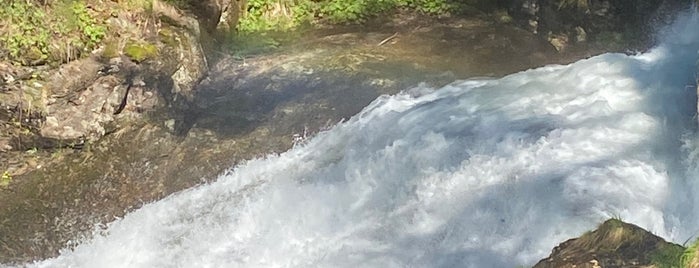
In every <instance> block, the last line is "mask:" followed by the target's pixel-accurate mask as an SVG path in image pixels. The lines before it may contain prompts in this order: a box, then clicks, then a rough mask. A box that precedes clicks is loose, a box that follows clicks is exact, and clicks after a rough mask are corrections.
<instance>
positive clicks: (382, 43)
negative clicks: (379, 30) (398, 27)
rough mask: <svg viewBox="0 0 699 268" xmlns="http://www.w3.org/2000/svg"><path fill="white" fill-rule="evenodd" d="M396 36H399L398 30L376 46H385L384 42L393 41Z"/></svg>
mask: <svg viewBox="0 0 699 268" xmlns="http://www.w3.org/2000/svg"><path fill="white" fill-rule="evenodd" d="M396 36H398V33H397V32H396V33H394V34H393V35H391V36H389V37H387V38H386V39H384V40H382V41H381V42H379V44H378V45H376V46H377V47H380V46H383V45H384V44H386V43H388V41H391V40H393V38H396Z"/></svg>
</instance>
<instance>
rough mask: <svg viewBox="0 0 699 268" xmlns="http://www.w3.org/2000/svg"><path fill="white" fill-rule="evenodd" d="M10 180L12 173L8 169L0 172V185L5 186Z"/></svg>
mask: <svg viewBox="0 0 699 268" xmlns="http://www.w3.org/2000/svg"><path fill="white" fill-rule="evenodd" d="M11 182H12V175H11V174H10V172H9V171H7V170H5V172H3V173H2V176H0V187H3V188H4V187H7V186H9V185H10V183H11Z"/></svg>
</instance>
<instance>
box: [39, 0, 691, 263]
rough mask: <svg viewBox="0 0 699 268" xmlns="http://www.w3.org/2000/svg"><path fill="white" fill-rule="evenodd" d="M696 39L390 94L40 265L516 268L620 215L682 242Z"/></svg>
mask: <svg viewBox="0 0 699 268" xmlns="http://www.w3.org/2000/svg"><path fill="white" fill-rule="evenodd" d="M698 28H699V19H698V18H697V16H696V15H693V14H692V15H687V16H684V17H682V18H681V19H680V21H679V22H677V23H676V24H675V26H673V27H672V28H671V31H674V32H671V33H669V34H667V36H666V37H665V38H664V39H665V40H667V41H666V42H665V43H664V44H663V45H661V46H659V47H657V48H655V49H653V50H652V51H650V52H648V53H645V54H642V55H637V56H627V55H622V54H605V55H601V56H597V57H594V58H591V59H587V60H582V61H579V62H577V63H574V64H571V65H568V66H548V67H543V68H539V69H535V70H529V71H526V72H521V73H517V74H513V75H510V76H507V77H505V78H502V79H497V80H469V81H461V82H456V83H454V84H452V85H449V86H447V87H444V88H441V89H438V90H435V91H433V92H429V93H425V94H413V95H411V94H409V93H405V94H399V95H396V96H382V97H380V98H378V99H377V100H376V101H374V102H373V103H372V104H371V105H369V106H368V107H367V108H365V109H364V110H363V111H362V112H361V113H360V114H359V115H357V116H355V117H353V118H352V119H351V120H349V121H347V122H345V123H343V124H341V125H338V126H336V127H334V128H333V129H331V130H329V131H327V132H324V133H321V134H319V135H318V136H317V137H315V138H313V139H312V140H310V141H309V142H308V143H306V144H304V145H300V146H297V147H295V148H294V149H292V150H290V151H288V152H286V153H283V154H281V155H278V156H269V157H268V158H266V159H258V160H254V161H250V162H248V163H246V164H244V165H241V166H238V167H236V168H235V169H234V170H232V172H230V173H229V174H227V175H224V176H222V177H220V178H219V179H218V180H217V181H216V182H214V183H211V184H209V185H205V186H201V187H197V188H194V189H190V190H186V191H183V192H181V193H178V194H175V195H172V196H170V197H167V198H165V199H164V200H161V201H159V202H156V203H153V204H149V205H146V206H144V207H143V208H141V209H139V210H137V211H134V212H132V213H130V214H128V215H127V216H126V217H125V218H123V219H121V220H118V221H116V222H114V223H111V224H110V225H109V228H108V229H107V231H106V233H105V234H102V235H97V236H95V237H94V238H93V239H92V240H90V241H86V242H84V243H83V244H81V245H79V246H78V247H77V248H75V249H74V250H66V251H64V252H62V254H61V256H59V257H57V258H54V259H50V260H45V261H42V262H37V263H34V264H32V265H31V266H34V267H515V266H517V265H521V264H523V265H531V264H533V263H534V262H536V261H537V260H538V259H540V258H542V257H545V256H546V255H548V253H549V252H550V250H551V248H552V247H553V246H555V245H556V244H557V243H559V242H561V241H563V240H565V239H568V238H571V237H574V236H578V235H580V234H581V233H582V232H584V231H586V230H589V229H591V228H594V227H595V225H596V224H598V223H599V222H600V221H602V220H603V219H605V218H608V217H612V216H617V217H621V218H623V219H624V220H626V221H629V222H632V223H635V224H638V225H640V226H642V227H644V228H647V229H649V230H651V231H652V232H654V233H655V234H658V235H661V236H663V237H665V238H668V239H671V240H675V241H683V240H685V239H687V238H688V237H690V236H691V235H694V234H695V233H694V232H695V228H697V227H699V222H698V221H697V218H698V217H697V215H699V208H698V207H697V206H695V205H694V204H697V201H699V195H698V194H696V193H697V190H699V186H698V184H697V183H696V182H695V181H694V179H695V178H696V177H697V176H696V175H699V173H698V171H699V168H697V166H696V165H695V164H694V163H697V161H696V159H697V157H699V150H698V149H697V148H699V147H698V146H697V145H695V144H696V143H697V141H695V139H694V138H693V137H694V136H693V135H690V134H688V133H691V132H692V131H693V127H689V126H693V122H694V119H692V116H693V114H694V107H695V96H696V94H695V92H694V90H693V89H691V90H690V89H686V87H685V86H686V85H690V84H693V83H694V81H693V80H694V72H695V70H696V65H695V61H696V59H697V50H698V49H699V31H696V30H695V29H698ZM418 91H420V92H424V91H425V90H424V89H421V90H416V91H413V92H418ZM416 95H419V96H416Z"/></svg>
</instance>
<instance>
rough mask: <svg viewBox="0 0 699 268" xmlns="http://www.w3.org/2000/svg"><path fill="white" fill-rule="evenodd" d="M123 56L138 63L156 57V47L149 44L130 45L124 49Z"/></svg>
mask: <svg viewBox="0 0 699 268" xmlns="http://www.w3.org/2000/svg"><path fill="white" fill-rule="evenodd" d="M124 55H126V56H127V57H129V58H131V60H133V61H134V62H139V63H140V62H144V61H146V60H150V59H153V58H155V57H156V56H158V47H157V46H155V45H153V44H149V43H131V44H127V45H126V46H125V47H124Z"/></svg>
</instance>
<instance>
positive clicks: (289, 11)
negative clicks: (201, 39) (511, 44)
mask: <svg viewBox="0 0 699 268" xmlns="http://www.w3.org/2000/svg"><path fill="white" fill-rule="evenodd" d="M459 2H460V1H454V0H351V1H350V0H249V1H248V3H247V9H246V12H247V13H246V14H244V15H243V17H242V20H241V21H240V24H239V26H238V30H239V31H242V32H256V31H267V30H284V29H288V28H292V27H296V26H298V25H301V24H304V23H309V22H312V21H314V20H325V21H329V22H332V23H358V22H359V23H360V22H363V21H365V20H366V19H367V18H370V17H372V16H376V15H379V14H382V13H385V12H388V11H392V10H396V9H398V8H407V9H412V10H416V11H419V12H422V13H426V14H432V15H446V14H450V13H452V12H454V11H457V10H458V9H459V8H460V7H461V5H460V4H459ZM467 2H469V1H467Z"/></svg>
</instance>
